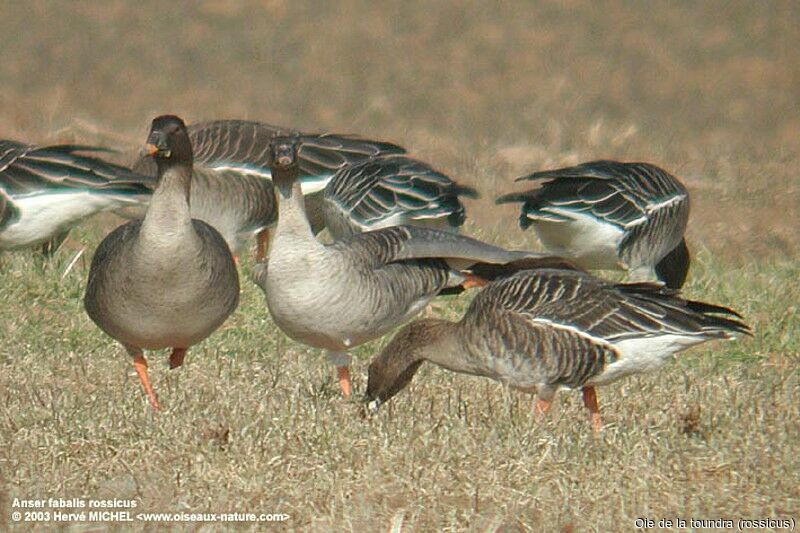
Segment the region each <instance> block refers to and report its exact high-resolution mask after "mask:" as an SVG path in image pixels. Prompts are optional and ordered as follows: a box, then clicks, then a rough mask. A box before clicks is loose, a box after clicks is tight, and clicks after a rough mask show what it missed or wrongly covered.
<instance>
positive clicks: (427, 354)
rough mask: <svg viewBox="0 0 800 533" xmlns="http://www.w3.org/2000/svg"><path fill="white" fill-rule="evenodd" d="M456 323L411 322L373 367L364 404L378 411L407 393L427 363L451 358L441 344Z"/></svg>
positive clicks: (370, 369)
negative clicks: (408, 386)
mask: <svg viewBox="0 0 800 533" xmlns="http://www.w3.org/2000/svg"><path fill="white" fill-rule="evenodd" d="M453 325H454V324H453V323H451V322H448V321H447V320H442V319H436V318H424V319H420V320H415V321H414V322H411V323H410V324H408V325H407V326H405V327H404V328H403V329H401V330H400V331H399V332H398V333H397V335H395V336H394V338H393V339H392V340H391V342H389V344H387V345H386V348H384V349H383V351H382V352H381V353H380V355H378V356H377V357H376V358H375V359H374V360H373V361H372V363H370V365H369V378H368V381H367V392H366V394H365V395H364V402H365V403H367V404H368V408H369V409H370V410H372V411H377V410H378V408H379V407H380V406H381V405H382V404H384V403H386V402H387V401H389V400H390V399H391V398H392V397H393V396H394V395H395V394H397V393H398V392H400V391H401V390H403V389H404V388H405V387H406V386H407V385H408V384H409V383H411V379H412V378H413V377H414V374H416V373H417V370H418V369H419V367H420V365H421V364H422V363H423V362H424V361H426V360H431V359H433V360H436V359H438V358H440V357H442V356H444V357H447V356H448V354H445V353H438V354H436V355H434V354H433V352H441V351H442V347H443V346H442V344H441V343H440V341H441V340H443V339H444V338H445V337H446V336H447V334H448V333H449V332H450V331H451V328H452V327H453ZM444 351H446V350H444Z"/></svg>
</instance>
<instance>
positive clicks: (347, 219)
mask: <svg viewBox="0 0 800 533" xmlns="http://www.w3.org/2000/svg"><path fill="white" fill-rule="evenodd" d="M462 196H463V197H468V198H477V196H478V194H477V192H476V191H475V189H473V188H471V187H464V186H461V185H457V184H456V183H454V182H453V180H451V179H450V178H449V177H448V176H446V175H445V174H442V173H441V172H439V171H437V170H435V169H434V168H432V167H431V166H430V165H428V164H427V163H424V162H422V161H419V160H417V159H412V158H410V157H408V156H403V155H392V156H384V157H374V158H370V159H365V160H364V161H361V162H359V163H354V164H351V165H346V166H344V167H342V168H341V169H340V170H339V171H338V172H336V174H334V176H333V178H331V181H330V182H329V183H328V184H327V185H326V186H325V191H324V193H323V207H322V209H323V216H324V223H325V227H327V228H328V231H330V232H331V234H332V235H333V236H334V238H335V239H336V240H341V239H343V238H344V237H347V236H350V235H354V234H356V233H362V232H364V231H369V230H374V229H380V228H387V227H390V226H399V225H403V224H411V225H419V226H425V227H432V228H438V229H449V230H451V231H458V228H459V227H460V226H461V225H462V224H463V223H464V218H465V214H464V206H463V205H462V203H461V200H460V197H462Z"/></svg>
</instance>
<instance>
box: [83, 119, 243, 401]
mask: <svg viewBox="0 0 800 533" xmlns="http://www.w3.org/2000/svg"><path fill="white" fill-rule="evenodd" d="M147 143H148V144H147V147H146V149H147V153H149V154H150V155H151V156H152V157H153V158H154V159H155V161H156V164H157V165H158V186H157V187H156V190H155V192H154V193H153V197H152V200H151V201H150V205H149V206H148V208H147V213H146V214H145V217H144V220H136V221H131V222H128V223H127V224H124V225H122V226H120V227H118V228H117V229H116V230H114V231H113V232H111V233H110V234H109V235H108V236H107V237H106V238H105V239H104V240H103V242H101V243H100V246H99V247H98V248H97V251H96V252H95V255H94V258H93V260H92V266H91V270H90V271H89V282H88V285H87V287H86V295H85V297H84V305H85V307H86V312H87V313H88V314H89V316H90V317H91V319H92V320H93V321H94V322H95V323H96V324H97V325H98V326H99V327H100V329H102V330H103V331H105V332H106V333H107V334H108V335H109V336H111V337H113V338H114V339H116V340H118V341H119V342H120V344H122V345H123V346H124V347H125V349H126V350H127V351H128V354H130V356H131V357H133V364H134V367H135V368H136V372H137V374H138V375H139V379H140V381H141V382H142V387H144V390H145V393H146V394H147V397H148V399H149V401H150V405H151V406H152V407H153V408H154V409H158V408H159V403H158V399H157V398H156V395H155V392H154V391H153V388H152V386H151V385H150V381H149V379H148V374H147V361H146V360H145V358H144V355H143V349H149V350H159V349H163V348H172V354H171V355H170V368H176V367H178V366H180V365H181V364H182V363H183V358H184V356H185V355H186V351H187V350H188V349H189V347H190V346H192V345H194V344H197V343H198V342H200V341H201V340H203V339H205V338H206V337H208V336H209V335H210V334H211V333H212V332H213V331H214V330H216V329H217V328H218V327H219V326H220V325H222V323H223V322H224V321H225V319H226V318H228V316H229V315H230V314H231V313H232V312H233V311H234V309H236V305H237V304H238V302H239V278H238V274H237V270H236V266H235V265H234V262H233V257H232V256H231V252H230V250H229V249H228V245H227V244H226V243H225V240H224V239H223V238H222V236H221V235H220V234H219V232H218V231H217V230H215V229H214V228H213V227H211V226H210V225H208V224H206V223H205V222H203V221H201V220H196V219H192V218H191V215H190V210H189V197H190V196H189V192H190V185H191V181H192V145H191V142H190V140H189V135H188V133H187V132H186V126H184V124H183V121H182V120H181V119H179V118H178V117H175V116H171V115H165V116H161V117H157V118H156V119H154V120H153V124H152V127H151V129H150V135H149V137H148V141H147Z"/></svg>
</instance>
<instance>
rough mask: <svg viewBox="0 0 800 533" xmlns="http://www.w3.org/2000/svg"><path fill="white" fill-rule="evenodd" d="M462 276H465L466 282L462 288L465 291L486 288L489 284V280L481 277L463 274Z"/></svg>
mask: <svg viewBox="0 0 800 533" xmlns="http://www.w3.org/2000/svg"><path fill="white" fill-rule="evenodd" d="M461 275H462V276H464V282H463V283H462V284H461V286H462V287H464V288H465V289H473V288H476V287H485V286H486V285H488V284H489V282H488V281H487V280H485V279H483V278H482V277H480V276H475V275H474V274H466V273H462V274H461Z"/></svg>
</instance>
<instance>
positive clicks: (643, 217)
mask: <svg viewBox="0 0 800 533" xmlns="http://www.w3.org/2000/svg"><path fill="white" fill-rule="evenodd" d="M517 181H535V182H539V183H541V186H540V187H539V188H538V189H534V190H530V191H527V192H523V193H513V194H507V195H505V196H501V197H500V198H498V199H497V203H508V202H522V213H521V214H520V218H519V225H520V227H521V228H522V229H523V230H524V229H526V228H528V226H531V225H532V226H533V227H534V229H535V230H536V233H537V235H538V236H539V239H540V240H541V241H542V244H543V245H544V246H545V248H546V249H547V250H549V251H550V252H552V253H554V254H557V255H562V256H564V257H565V258H567V259H570V260H572V261H573V262H575V263H576V264H577V265H578V266H580V267H582V268H585V269H611V270H627V271H629V272H630V274H631V279H632V280H634V281H644V280H653V279H659V280H661V281H663V282H664V283H665V284H666V285H667V287H669V288H673V289H679V288H681V287H682V286H683V284H684V282H685V281H686V276H687V274H688V271H689V261H690V259H689V249H688V248H687V246H686V239H685V238H684V232H685V231H686V224H687V221H688V220H689V193H688V191H687V190H686V188H685V187H684V186H683V184H681V182H680V181H678V179H677V178H676V177H675V176H673V175H672V174H670V173H669V172H667V171H666V170H664V169H662V168H659V167H657V166H655V165H652V164H649V163H622V162H619V161H606V160H600V161H591V162H588V163H583V164H580V165H577V166H574V167H566V168H560V169H556V170H545V171H542V172H535V173H533V174H530V175H528V176H523V177H521V178H518V179H517Z"/></svg>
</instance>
